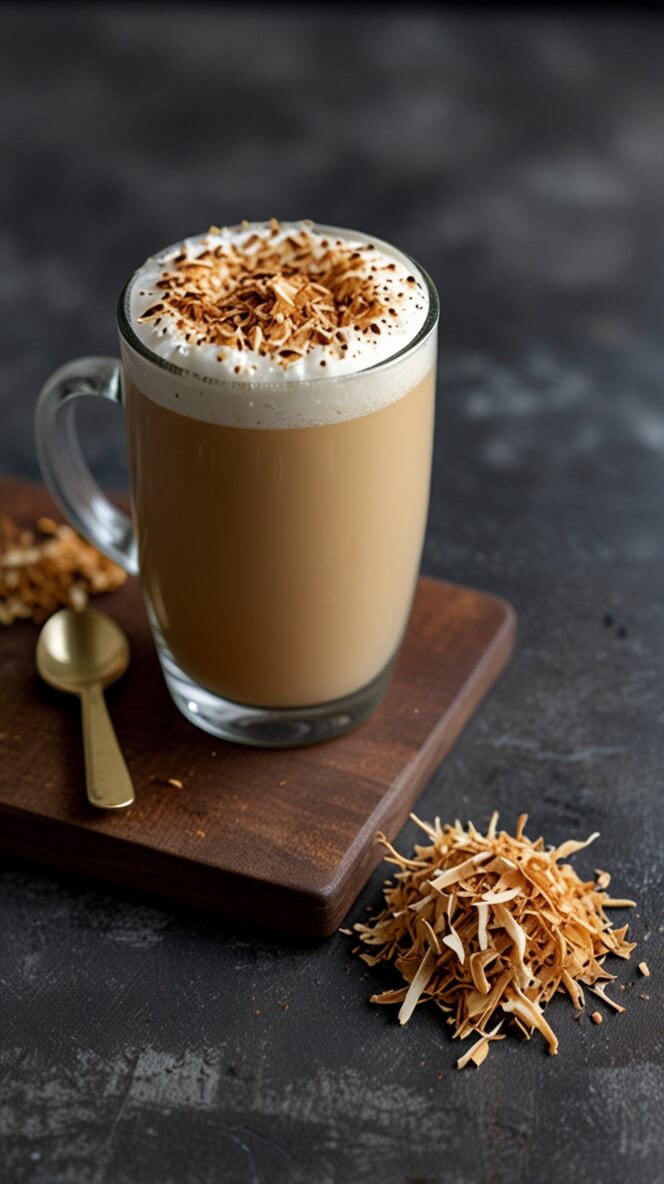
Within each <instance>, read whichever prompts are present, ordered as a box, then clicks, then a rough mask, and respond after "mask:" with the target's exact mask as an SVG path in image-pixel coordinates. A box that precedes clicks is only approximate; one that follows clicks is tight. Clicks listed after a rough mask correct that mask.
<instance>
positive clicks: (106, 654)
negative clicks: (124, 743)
mask: <svg viewBox="0 0 664 1184" xmlns="http://www.w3.org/2000/svg"><path fill="white" fill-rule="evenodd" d="M36 657H37V669H38V671H39V673H40V674H41V676H42V678H43V679H44V681H45V682H47V683H50V685H51V686H52V687H55V688H56V690H58V691H66V692H67V693H68V694H71V695H79V696H80V700H81V719H82V724H83V749H84V752H85V780H86V785H87V791H88V799H89V801H90V802H91V804H92V805H93V806H99V807H100V808H101V809H105V810H117V809H120V807H122V806H130V805H131V804H132V802H133V800H134V787H133V785H132V782H131V777H130V776H129V770H128V769H127V766H126V764H125V761H124V757H123V755H122V753H121V752H120V747H119V745H118V741H117V737H116V735H115V732H114V730H113V724H112V723H111V720H110V717H109V714H108V711H107V709H106V701H105V699H104V687H107V686H109V684H110V683H112V682H115V680H116V679H118V678H119V677H120V675H121V674H124V672H125V670H126V669H127V666H128V665H129V642H128V641H127V638H126V637H125V635H124V633H123V632H122V630H121V629H120V627H119V626H118V625H116V624H115V621H112V620H111V618H110V617H107V616H106V614H105V613H100V612H98V611H97V610H96V609H92V608H86V609H85V610H84V611H83V612H74V611H73V609H69V608H65V609H62V610H61V611H60V612H57V613H54V614H53V616H52V617H49V619H48V621H47V622H46V624H45V625H44V627H43V629H42V631H41V633H40V634H39V641H38V642H37V654H36Z"/></svg>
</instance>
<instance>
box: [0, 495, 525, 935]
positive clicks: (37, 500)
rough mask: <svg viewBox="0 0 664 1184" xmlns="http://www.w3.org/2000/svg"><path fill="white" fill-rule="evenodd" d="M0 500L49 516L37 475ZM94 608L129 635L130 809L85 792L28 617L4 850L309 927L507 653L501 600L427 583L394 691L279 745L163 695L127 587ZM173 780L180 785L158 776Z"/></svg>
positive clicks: (352, 884)
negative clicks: (325, 737) (359, 712)
mask: <svg viewBox="0 0 664 1184" xmlns="http://www.w3.org/2000/svg"><path fill="white" fill-rule="evenodd" d="M0 511H2V512H4V513H9V514H11V515H12V516H13V517H14V518H16V519H17V520H19V521H21V522H23V523H25V524H30V523H32V522H33V521H34V519H35V518H36V517H37V515H38V514H40V513H46V512H48V513H51V514H53V513H54V509H53V504H52V502H51V500H50V498H49V496H48V494H47V493H46V492H45V491H44V490H43V489H42V488H40V487H39V486H35V485H29V484H26V483H19V482H15V481H0ZM95 603H96V604H97V605H98V606H99V607H100V608H105V609H107V610H108V611H109V612H110V613H111V614H112V615H113V616H114V617H115V618H116V620H118V621H119V622H120V624H121V625H122V626H123V627H124V629H125V630H126V632H127V634H128V637H129V640H130V644H131V652H132V661H131V666H130V669H129V672H128V674H127V675H126V676H125V677H124V679H123V680H122V681H121V682H120V683H119V684H118V685H117V686H116V687H113V688H111V689H110V690H109V691H108V692H107V699H108V704H109V708H110V711H111V715H112V718H113V721H114V724H115V727H116V730H117V734H118V738H119V741H120V744H121V746H122V749H123V752H124V754H125V757H126V760H127V763H128V766H129V769H130V771H131V774H132V776H133V778H134V784H135V788H136V803H135V805H134V806H132V807H131V808H130V809H128V810H127V811H124V812H122V813H115V812H114V813H112V814H111V813H108V814H104V813H99V812H97V811H94V810H93V808H92V807H90V806H89V805H88V803H87V801H86V798H85V792H84V780H83V753H82V746H81V736H80V727H79V720H78V715H79V705H78V702H77V701H76V700H75V699H73V698H71V697H69V696H64V695H59V694H58V693H57V692H55V691H52V690H51V689H50V688H48V687H46V686H45V685H44V684H42V683H41V682H40V680H39V678H38V676H37V673H36V670H35V665H34V648H35V644H36V639H37V632H38V631H37V628H36V627H35V626H33V625H31V624H25V623H23V622H21V623H18V624H16V625H15V626H13V627H11V628H9V629H5V630H3V632H2V633H1V634H0V737H1V738H0V847H1V848H2V849H3V850H4V851H6V852H8V853H12V854H14V855H19V856H24V857H28V858H30V859H34V860H37V861H39V862H43V863H47V864H50V865H53V866H57V867H61V868H66V869H70V870H74V871H77V872H82V873H84V874H86V875H91V876H95V877H97V878H101V879H107V880H109V881H112V882H115V883H118V884H123V885H126V886H129V887H131V888H135V889H139V890H143V891H146V892H149V893H155V894H157V895H160V896H164V897H168V898H171V899H175V900H178V901H183V902H186V903H188V904H193V905H196V906H200V907H203V908H206V909H210V910H214V911H218V912H222V913H226V914H228V915H231V916H234V917H236V918H239V919H243V920H248V921H252V922H257V923H259V924H261V925H267V926H270V927H273V928H276V929H281V930H287V931H291V932H295V933H298V934H301V935H304V936H310V937H323V936H325V935H327V934H329V933H331V932H332V931H333V930H334V929H335V927H336V926H337V925H338V924H339V922H340V921H341V919H342V918H343V916H344V915H345V913H346V912H347V910H348V908H349V907H350V905H351V904H352V902H353V900H354V899H355V897H356V896H357V894H358V892H359V891H360V890H361V888H362V886H363V885H364V883H365V882H366V879H367V877H368V876H369V874H370V873H371V871H372V870H373V868H374V867H375V865H376V863H377V862H378V860H379V858H380V850H379V848H378V847H377V845H376V842H375V835H376V831H378V830H383V831H385V833H386V834H387V835H389V836H394V835H395V834H396V832H397V831H398V829H399V828H400V826H401V825H402V824H403V822H404V820H405V818H406V816H407V814H408V812H409V810H410V809H411V808H412V806H413V804H414V802H415V800H416V798H417V796H418V794H419V792H420V791H421V789H422V788H423V786H424V784H425V783H426V781H427V778H428V777H429V776H430V774H431V772H432V770H433V769H434V768H435V766H436V765H437V764H438V763H439V762H440V761H441V760H442V758H443V757H444V756H445V754H446V753H447V752H448V751H449V749H450V747H451V746H452V744H453V743H454V741H455V739H456V737H457V736H458V734H459V732H460V731H461V729H462V728H463V726H464V724H465V723H466V722H467V720H468V719H469V717H470V716H471V715H472V713H473V712H474V711H475V709H476V707H477V706H478V704H479V703H480V702H481V700H482V698H483V697H484V695H485V694H486V692H487V691H488V689H489V688H490V686H491V685H492V683H493V682H494V680H495V678H496V677H497V675H498V674H499V673H500V671H501V670H502V668H503V666H504V665H505V663H506V662H507V660H508V659H509V656H510V654H511V651H512V648H513V644H514V636H515V615H514V612H513V610H512V609H511V608H510V606H509V605H507V604H506V603H505V602H503V601H501V600H498V599H496V598H495V597H492V596H488V595H485V594H483V593H481V592H476V591H474V590H472V589H469V588H462V587H458V586H455V585H452V584H448V583H444V582H441V581H437V580H431V579H424V578H422V579H420V581H419V584H418V589H417V594H416V598H415V603H414V607H413V612H412V616H411V621H410V626H409V629H408V633H407V636H406V639H405V642H404V645H403V648H402V651H401V654H400V656H399V659H398V662H397V666H396V670H395V674H394V679H393V683H392V687H391V689H390V692H389V693H388V696H387V698H386V700H385V702H384V703H383V705H382V707H381V708H380V709H379V711H378V712H377V713H376V714H375V715H374V716H373V717H372V719H370V720H369V721H368V722H367V723H365V724H364V725H363V726H362V727H361V728H359V729H358V730H357V731H355V732H353V733H350V734H349V735H346V736H344V737H341V738H340V739H338V740H334V741H330V742H327V743H324V744H319V745H315V746H312V747H309V748H302V749H292V750H287V751H269V750H259V749H250V748H245V747H240V746H237V745H232V744H226V743H224V742H223V741H221V740H215V739H214V738H213V737H211V736H208V735H206V734H205V733H203V732H200V731H198V730H197V729H195V728H193V727H192V726H191V725H190V724H188V723H187V722H186V721H185V720H184V719H183V718H182V717H181V716H180V714H179V713H178V711H177V710H176V708H175V707H174V706H173V704H172V702H171V700H170V698H169V696H168V693H167V691H166V687H165V685H164V683H163V680H162V677H161V672H160V669H159V664H158V661H157V657H156V654H155V652H154V649H153V646H152V641H151V637H150V632H149V628H148V624H147V619H146V616H145V612H144V607H143V601H142V596H141V591H140V587H139V585H138V583H137V582H136V581H134V580H129V581H128V582H127V584H126V585H125V587H124V588H122V589H121V590H120V591H119V592H116V593H114V594H112V596H110V597H99V598H97V599H96V601H95ZM171 777H172V778H177V779H179V780H180V781H182V783H183V788H181V789H180V788H176V787H173V786H170V785H168V784H167V779H168V778H171Z"/></svg>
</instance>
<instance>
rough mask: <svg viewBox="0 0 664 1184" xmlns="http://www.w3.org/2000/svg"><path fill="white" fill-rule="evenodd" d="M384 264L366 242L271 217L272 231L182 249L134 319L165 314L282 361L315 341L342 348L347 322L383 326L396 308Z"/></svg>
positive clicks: (223, 343)
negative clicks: (284, 224)
mask: <svg viewBox="0 0 664 1184" xmlns="http://www.w3.org/2000/svg"><path fill="white" fill-rule="evenodd" d="M210 233H211V234H214V233H217V234H218V233H219V230H218V228H217V227H214V226H213V227H210ZM374 257H375V258H376V262H375V263H374V262H373V259H374ZM390 270H394V264H392V263H388V264H384V263H382V264H381V263H379V262H378V256H377V252H376V251H375V249H374V248H373V247H372V246H371V244H368V245H366V246H362V247H357V248H354V247H350V246H349V245H348V244H347V243H345V242H343V241H342V240H341V239H333V238H330V239H322V240H321V239H320V238H319V237H318V236H316V237H314V236H313V235H312V234H311V233H310V232H309V231H308V230H307V229H306V228H305V229H302V230H297V231H294V232H293V233H292V234H288V235H286V236H285V237H281V226H280V224H279V222H277V220H276V219H274V218H273V219H272V220H271V223H270V227H269V234H268V237H265V236H264V235H259V234H257V233H253V234H251V235H249V236H248V237H247V238H246V239H243V240H241V242H240V243H239V244H235V243H232V242H228V243H223V244H218V245H217V246H209V247H204V249H203V250H202V251H200V252H198V253H197V254H196V256H195V257H193V258H192V257H189V256H188V255H187V252H186V250H185V249H184V248H183V249H182V251H181V252H180V254H178V255H176V256H175V257H174V258H173V259H172V260H171V261H169V263H168V265H167V266H166V267H165V270H164V274H163V278H162V279H161V280H159V282H158V283H157V284H156V287H157V288H158V289H159V291H160V293H161V298H160V299H159V300H158V301H157V303H156V304H153V305H152V306H151V307H150V308H148V309H146V310H145V312H143V313H142V315H141V316H140V317H139V321H140V322H141V323H143V322H148V321H149V322H152V323H154V324H155V326H158V325H159V324H160V322H161V320H162V318H164V317H165V318H167V319H169V320H174V321H175V323H176V325H177V328H178V329H179V330H180V331H181V332H183V333H184V334H185V337H186V340H187V341H189V342H190V343H191V344H196V345H206V344H207V345H210V344H211V345H217V346H219V347H222V348H226V349H234V350H253V351H255V352H257V353H259V354H260V355H262V356H265V355H269V356H270V357H273V358H274V359H275V361H276V362H278V363H279V364H280V365H281V366H283V367H287V366H289V365H290V364H291V363H292V362H294V361H296V360H297V359H298V358H300V357H303V356H304V355H305V354H306V353H308V352H309V351H310V350H311V349H312V348H313V347H315V346H326V347H328V349H329V350H330V351H331V352H332V353H333V354H336V355H340V354H342V353H343V352H345V350H347V349H348V342H347V339H346V334H345V332H344V329H346V328H348V327H349V326H352V327H353V328H354V329H356V330H358V331H360V332H362V333H365V334H369V335H371V334H380V333H381V332H382V331H383V330H382V329H381V321H382V322H383V324H385V323H386V320H387V317H389V316H396V315H397V312H396V310H395V309H393V308H390V307H388V305H389V300H387V299H386V298H385V297H384V291H385V289H384V288H383V287H382V286H381V276H382V278H383V280H384V279H385V276H384V275H383V273H384V272H387V273H389V271H390ZM412 282H413V283H415V280H414V279H413V280H412ZM387 323H389V322H387ZM224 356H225V355H224V354H223V352H222V353H221V354H220V355H219V357H220V360H222V359H223V357H224ZM322 364H323V365H324V364H325V363H324V361H323V363H322Z"/></svg>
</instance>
